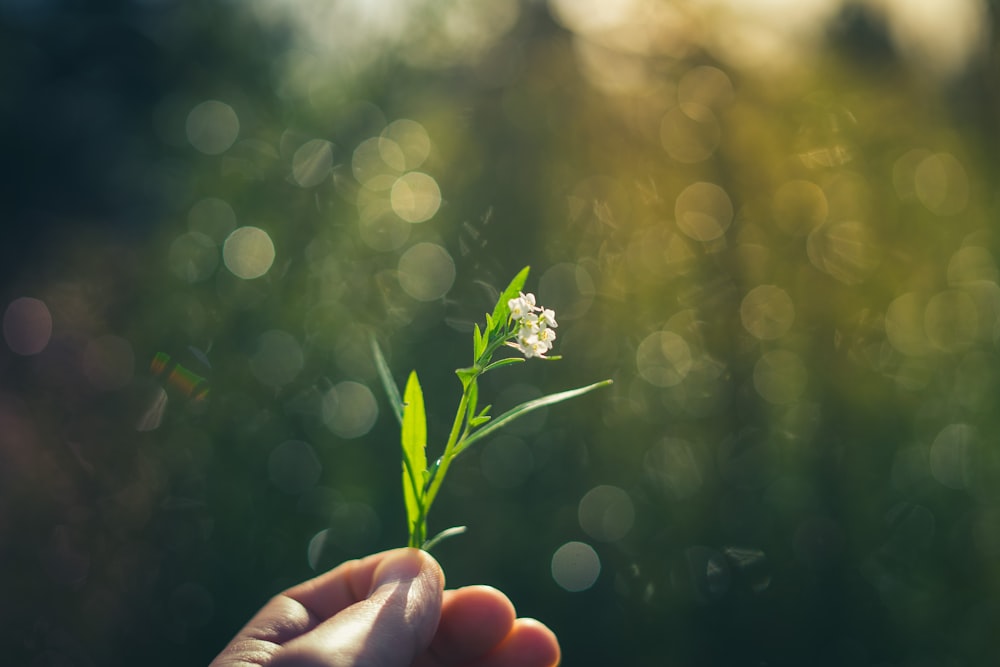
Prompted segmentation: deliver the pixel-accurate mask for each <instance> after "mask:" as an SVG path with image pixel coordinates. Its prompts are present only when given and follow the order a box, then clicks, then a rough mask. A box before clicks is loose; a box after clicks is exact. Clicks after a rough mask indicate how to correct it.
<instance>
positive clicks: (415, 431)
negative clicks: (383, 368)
mask: <svg viewBox="0 0 1000 667" xmlns="http://www.w3.org/2000/svg"><path fill="white" fill-rule="evenodd" d="M403 399H404V401H405V404H404V406H403V429H402V444H403V500H404V501H405V503H406V517H407V523H408V525H409V526H410V531H411V534H412V533H413V532H414V531H415V530H416V529H417V528H418V526H419V524H420V523H421V522H422V521H423V519H424V515H423V505H424V489H425V484H424V476H425V474H426V472H427V416H426V414H425V412H424V394H423V392H422V391H421V390H420V381H419V380H417V372H416V371H412V372H411V373H410V377H409V379H408V380H407V381H406V391H405V392H404V394H403Z"/></svg>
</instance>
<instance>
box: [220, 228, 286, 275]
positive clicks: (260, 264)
mask: <svg viewBox="0 0 1000 667" xmlns="http://www.w3.org/2000/svg"><path fill="white" fill-rule="evenodd" d="M222 258H223V261H224V262H225V264H226V268H227V269H229V270H230V271H231V272H232V274H233V275H234V276H236V277H237V278H243V279H244V280H252V279H254V278H260V277H261V276H262V275H264V274H265V273H267V272H268V271H269V270H270V269H271V265H272V264H273V263H274V243H273V242H272V241H271V237H270V235H269V234H268V233H267V232H265V231H264V230H263V229H260V228H259V227H240V228H238V229H236V230H234V231H233V232H232V233H231V234H230V235H229V236H227V237H226V241H225V244H224V245H223V246H222Z"/></svg>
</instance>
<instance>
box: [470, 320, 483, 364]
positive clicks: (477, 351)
mask: <svg viewBox="0 0 1000 667" xmlns="http://www.w3.org/2000/svg"><path fill="white" fill-rule="evenodd" d="M485 351H486V337H485V336H483V332H482V331H480V329H479V323H478V322H477V323H476V328H475V330H474V331H473V332H472V358H473V359H475V360H476V361H479V357H481V356H482V355H483V352H485Z"/></svg>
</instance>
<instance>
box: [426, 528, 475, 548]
mask: <svg viewBox="0 0 1000 667" xmlns="http://www.w3.org/2000/svg"><path fill="white" fill-rule="evenodd" d="M465 530H466V528H465V526H453V527H451V528H445V529H444V530H442V531H441V532H440V533H438V534H437V535H435V536H434V537H432V538H431V539H429V540H427V541H426V542H424V544H423V546H422V547H420V548H421V549H423V550H424V551H430V550H431V549H433V548H434V547H435V546H436V545H437V544H439V543H440V542H441V541H442V540H446V539H448V538H449V537H455V536H456V535H461V534H462V533H464V532H465Z"/></svg>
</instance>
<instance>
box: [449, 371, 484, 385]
mask: <svg viewBox="0 0 1000 667" xmlns="http://www.w3.org/2000/svg"><path fill="white" fill-rule="evenodd" d="M482 372H483V369H481V368H478V367H476V366H469V367H468V368H456V369H455V375H457V376H458V379H459V380H461V381H462V389H465V388H466V387H468V386H469V383H470V382H472V381H473V380H475V379H476V377H477V376H478V375H479V374H480V373H482Z"/></svg>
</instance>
